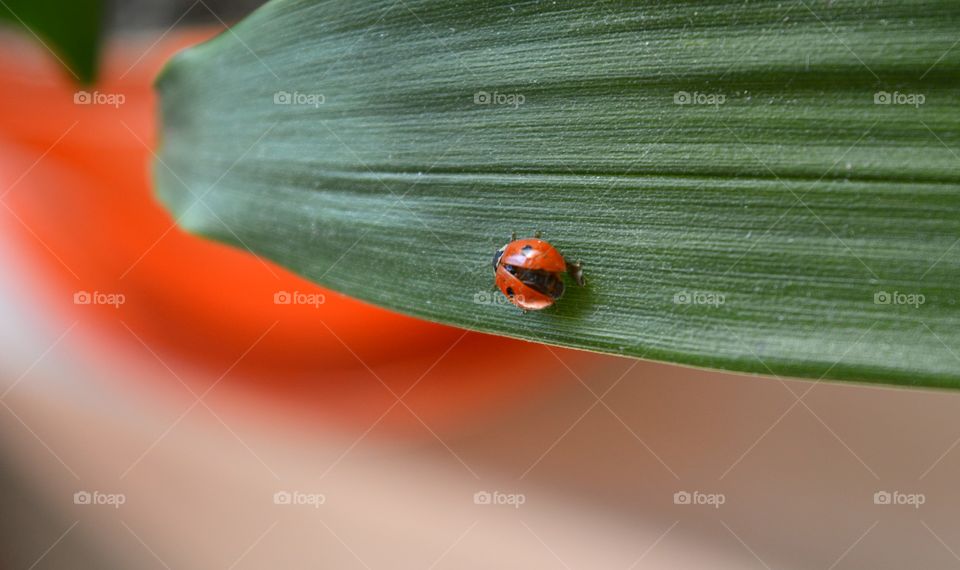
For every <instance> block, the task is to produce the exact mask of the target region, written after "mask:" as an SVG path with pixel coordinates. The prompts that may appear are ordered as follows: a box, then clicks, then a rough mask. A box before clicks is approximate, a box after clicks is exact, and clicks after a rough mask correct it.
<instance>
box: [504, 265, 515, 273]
mask: <svg viewBox="0 0 960 570" xmlns="http://www.w3.org/2000/svg"><path fill="white" fill-rule="evenodd" d="M503 268H504V269H506V270H507V273H509V274H510V275H516V274H517V268H516V267H514V266H512V265H504V266H503Z"/></svg>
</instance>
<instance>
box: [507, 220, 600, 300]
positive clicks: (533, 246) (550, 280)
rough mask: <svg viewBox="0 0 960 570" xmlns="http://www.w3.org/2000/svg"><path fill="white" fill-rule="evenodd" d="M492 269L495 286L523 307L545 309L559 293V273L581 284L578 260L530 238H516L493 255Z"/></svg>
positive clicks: (582, 282) (561, 287) (561, 279)
mask: <svg viewBox="0 0 960 570" xmlns="http://www.w3.org/2000/svg"><path fill="white" fill-rule="evenodd" d="M493 271H494V275H495V279H496V284H497V287H498V288H499V289H500V292H501V293H503V294H504V295H505V296H506V297H507V299H509V300H510V302H511V303H513V304H514V305H516V306H517V307H520V308H521V309H523V310H524V311H539V310H540V309H546V308H547V307H549V306H550V305H552V304H553V303H554V301H556V300H557V299H559V298H560V297H561V296H562V295H563V290H564V284H563V274H564V273H569V274H570V277H572V278H573V280H574V281H575V282H576V284H577V285H580V286H581V287H582V286H583V284H584V280H583V271H582V268H581V266H580V263H579V262H577V263H570V262H568V261H567V260H566V259H564V257H563V255H561V254H560V252H559V251H557V248H555V247H553V246H552V245H550V244H549V243H547V242H545V241H543V240H542V239H540V232H537V233H536V234H534V237H532V238H526V239H517V235H516V234H514V235H513V237H512V238H511V241H510V243H508V244H507V245H505V246H503V247H502V248H500V249H499V250H497V253H495V254H494V255H493Z"/></svg>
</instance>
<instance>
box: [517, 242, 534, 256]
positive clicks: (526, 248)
mask: <svg viewBox="0 0 960 570" xmlns="http://www.w3.org/2000/svg"><path fill="white" fill-rule="evenodd" d="M520 251H522V252H523V255H525V256H527V257H530V256H531V255H533V246H530V245H525V246H523V247H522V248H521V249H520Z"/></svg>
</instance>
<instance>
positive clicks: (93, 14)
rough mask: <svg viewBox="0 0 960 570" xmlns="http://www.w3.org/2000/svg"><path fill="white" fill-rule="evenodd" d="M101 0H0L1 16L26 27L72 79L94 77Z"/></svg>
mask: <svg viewBox="0 0 960 570" xmlns="http://www.w3.org/2000/svg"><path fill="white" fill-rule="evenodd" d="M103 18H104V9H103V0H69V1H67V2H64V1H63V0H0V20H6V21H8V22H10V23H13V24H15V25H18V26H20V27H22V28H24V29H25V30H26V32H27V33H28V34H30V36H31V37H33V38H34V39H35V40H37V41H38V42H40V43H41V44H43V45H44V46H45V47H46V48H47V50H49V51H50V53H51V55H52V56H53V57H55V58H56V59H57V60H58V61H59V62H60V63H61V64H63V66H64V67H66V68H67V71H69V72H70V74H71V75H73V76H74V78H75V79H77V80H78V81H80V82H82V83H92V82H93V81H94V80H95V79H96V77H97V61H98V57H99V53H100V34H101V31H102V27H103Z"/></svg>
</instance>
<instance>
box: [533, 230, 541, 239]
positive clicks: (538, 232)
mask: <svg viewBox="0 0 960 570" xmlns="http://www.w3.org/2000/svg"><path fill="white" fill-rule="evenodd" d="M542 235H543V233H542V232H541V231H540V230H537V231H535V232H533V237H534V238H536V239H540V236H542Z"/></svg>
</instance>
